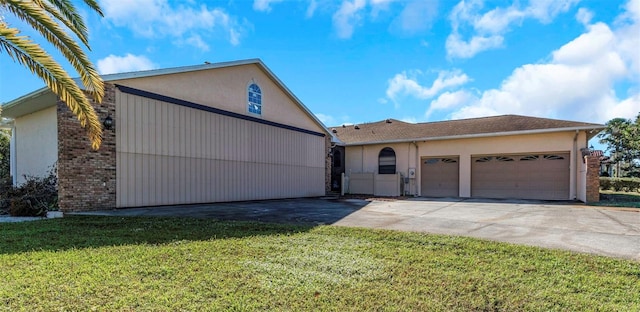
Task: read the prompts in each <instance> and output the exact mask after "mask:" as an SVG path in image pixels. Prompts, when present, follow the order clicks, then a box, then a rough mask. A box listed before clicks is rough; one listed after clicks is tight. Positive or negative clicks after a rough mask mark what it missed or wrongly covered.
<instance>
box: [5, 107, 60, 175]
mask: <svg viewBox="0 0 640 312" xmlns="http://www.w3.org/2000/svg"><path fill="white" fill-rule="evenodd" d="M14 127H15V128H14V131H15V143H16V144H15V171H14V170H12V172H15V173H14V174H15V177H14V178H15V181H16V182H17V184H21V183H24V182H25V178H24V176H25V175H27V176H44V175H46V174H47V173H48V172H49V170H51V168H52V166H53V165H54V164H55V163H56V161H57V160H58V145H57V142H58V130H57V129H58V127H57V122H56V107H55V106H53V107H50V108H46V109H43V110H40V111H37V112H35V113H32V114H28V115H25V116H22V117H19V118H16V120H15V123H14Z"/></svg>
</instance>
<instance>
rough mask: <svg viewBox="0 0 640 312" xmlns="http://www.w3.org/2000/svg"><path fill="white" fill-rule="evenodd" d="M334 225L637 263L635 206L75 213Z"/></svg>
mask: <svg viewBox="0 0 640 312" xmlns="http://www.w3.org/2000/svg"><path fill="white" fill-rule="evenodd" d="M74 214H77V215H110V216H189V217H199V218H214V219H218V220H248V221H261V222H277V223H291V224H303V225H318V224H333V225H336V226H357V227H367V228H377V229H390V230H400V231H414V232H425V233H436V234H449V235H461V236H470V237H477V238H483V239H489V240H495V241H501V242H509V243H516V244H525V245H531V246H540V247H545V248H557V249H565V250H572V251H577V252H584V253H592V254H599V255H605V256H612V257H620V258H627V259H635V260H638V261H640V209H616V208H602V207H591V206H584V205H580V204H579V203H573V202H571V203H558V202H545V201H523V200H475V199H459V198H455V199H424V198H417V199H407V200H392V201H376V200H374V201H371V202H370V201H365V200H357V199H342V200H335V199H319V198H313V199H287V200H268V201H253V202H234V203H217V204H204V205H183V206H170V207H149V208H131V209H116V210H105V211H93V212H82V213H74Z"/></svg>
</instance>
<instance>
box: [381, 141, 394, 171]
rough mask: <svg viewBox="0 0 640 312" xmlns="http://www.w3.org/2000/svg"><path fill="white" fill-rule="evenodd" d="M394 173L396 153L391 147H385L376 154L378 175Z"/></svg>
mask: <svg viewBox="0 0 640 312" xmlns="http://www.w3.org/2000/svg"><path fill="white" fill-rule="evenodd" d="M395 173H396V152H395V151H393V149H392V148H391V147H385V148H383V149H382V150H381V151H380V154H378V174H395Z"/></svg>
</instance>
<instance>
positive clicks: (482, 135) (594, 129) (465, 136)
mask: <svg viewBox="0 0 640 312" xmlns="http://www.w3.org/2000/svg"><path fill="white" fill-rule="evenodd" d="M605 128H606V127H605V126H603V125H594V126H588V127H587V126H581V127H568V128H550V129H535V130H524V131H506V132H489V133H476V134H463V135H448V136H439V137H422V138H408V139H397V140H381V141H369V142H356V143H345V144H344V145H345V146H360V145H374V144H392V143H408V142H419V141H442V140H458V139H473V138H486V137H496V136H511V135H523V134H525V135H526V134H541V133H552V132H573V131H587V137H588V139H590V138H592V137H594V136H595V135H596V134H598V133H599V132H600V131H602V129H605ZM590 134H591V135H590Z"/></svg>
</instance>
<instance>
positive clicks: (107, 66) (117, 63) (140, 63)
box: [96, 53, 157, 75]
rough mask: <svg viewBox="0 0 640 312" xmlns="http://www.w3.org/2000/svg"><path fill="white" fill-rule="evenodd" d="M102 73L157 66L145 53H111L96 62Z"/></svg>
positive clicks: (138, 69)
mask: <svg viewBox="0 0 640 312" xmlns="http://www.w3.org/2000/svg"><path fill="white" fill-rule="evenodd" d="M96 64H97V66H98V72H99V73H100V74H101V75H107V74H115V73H126V72H132V71H140V70H149V69H155V68H157V66H156V65H155V64H154V63H153V62H151V60H149V59H148V58H146V57H145V56H143V55H133V54H130V53H127V54H126V55H125V56H116V55H113V54H111V55H109V56H107V57H105V58H103V59H100V60H98V62H97V63H96Z"/></svg>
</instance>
